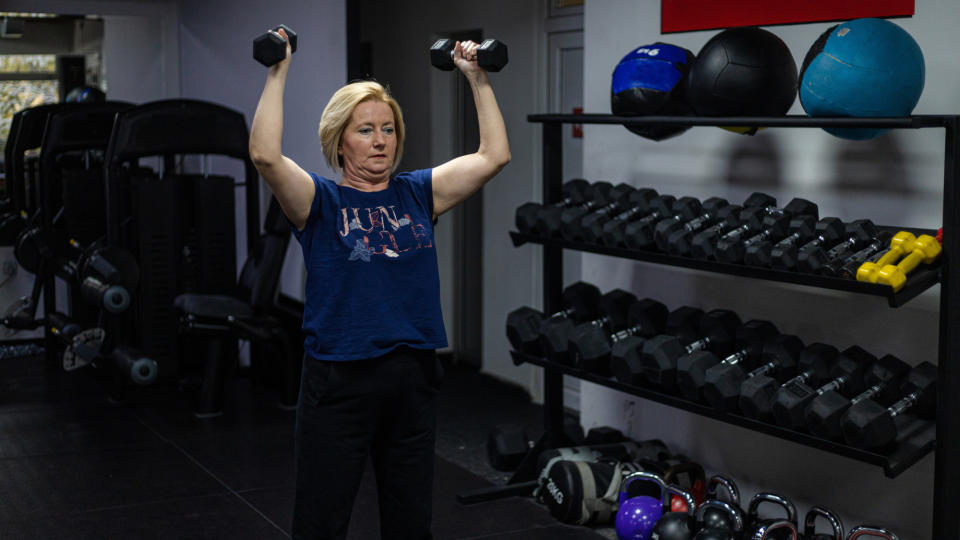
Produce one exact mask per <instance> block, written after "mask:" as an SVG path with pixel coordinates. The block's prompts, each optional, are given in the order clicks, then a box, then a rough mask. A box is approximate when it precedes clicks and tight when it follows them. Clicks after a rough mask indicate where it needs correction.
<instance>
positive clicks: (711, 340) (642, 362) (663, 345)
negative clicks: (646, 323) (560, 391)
mask: <svg viewBox="0 0 960 540" xmlns="http://www.w3.org/2000/svg"><path fill="white" fill-rule="evenodd" d="M740 324H741V323H740V317H739V316H737V314H736V313H734V312H733V311H730V310H726V309H715V310H712V311H710V312H709V313H707V314H706V315H704V316H703V317H702V318H701V319H700V321H699V327H698V329H697V330H696V332H695V333H696V337H699V338H701V339H696V337H694V339H689V338H690V337H692V336H689V335H683V334H682V333H680V332H671V334H672V335H659V336H656V337H652V338H650V339H648V340H646V342H644V343H643V344H642V348H640V349H639V350H638V349H633V350H630V351H628V352H629V353H630V354H623V355H621V356H619V357H618V358H617V361H616V362H615V363H613V364H612V365H611V369H612V370H613V373H614V375H615V376H616V377H617V380H618V381H620V382H628V381H629V383H628V384H640V382H641V379H642V380H646V381H647V382H648V383H650V384H652V385H654V386H656V387H659V388H662V389H665V390H673V389H674V388H675V387H676V380H677V359H678V358H680V357H681V356H683V355H685V354H689V353H691V352H693V351H695V350H699V349H703V348H707V347H709V348H711V349H715V350H718V351H722V352H721V354H725V353H726V352H728V351H729V350H730V349H731V348H732V344H733V339H734V336H735V335H736V330H737V328H738V327H739V326H740Z"/></svg>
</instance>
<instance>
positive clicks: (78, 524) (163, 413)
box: [0, 347, 603, 539]
mask: <svg viewBox="0 0 960 540" xmlns="http://www.w3.org/2000/svg"><path fill="white" fill-rule="evenodd" d="M0 349H2V347H0ZM0 357H2V355H0ZM441 400H442V402H441V412H440V419H439V422H438V443H437V455H438V457H437V465H436V484H435V490H434V493H435V498H434V516H435V517H434V534H435V537H436V538H438V539H445V538H485V539H486V538H490V539H493V538H504V539H513V538H516V539H539V538H543V539H546V538H551V539H564V538H603V536H601V535H597V534H596V533H594V532H593V531H591V530H589V529H586V528H582V527H569V526H564V525H561V524H559V523H558V522H557V521H556V520H554V519H553V518H552V517H551V516H550V514H549V513H548V512H547V511H546V510H545V508H544V507H542V506H540V505H538V504H536V503H535V502H533V501H532V500H530V499H524V498H509V499H503V500H500V501H494V502H489V503H483V504H480V505H474V506H462V505H460V504H458V503H457V502H456V500H455V495H456V494H457V493H459V492H461V491H464V490H468V489H472V488H477V487H483V486H488V485H490V484H491V482H492V483H502V482H504V481H505V480H506V479H507V478H508V475H507V474H505V473H500V472H498V471H494V470H493V469H491V468H490V467H489V465H488V464H487V463H486V458H485V454H484V443H485V437H486V433H487V431H488V430H489V429H490V428H491V427H492V426H494V425H496V424H498V423H504V422H515V423H517V422H519V423H522V424H527V425H528V426H529V427H530V429H531V432H532V434H533V435H537V426H538V425H539V424H541V422H542V418H541V415H542V412H541V410H540V408H539V407H537V406H534V405H531V404H530V402H529V399H528V397H527V395H526V394H525V393H524V392H522V391H520V390H519V389H517V388H515V387H511V386H508V385H504V384H502V383H500V382H498V381H495V380H493V379H491V378H490V377H487V376H484V375H481V374H479V373H477V372H476V371H474V370H471V369H466V368H457V367H455V366H449V367H448V372H447V379H446V381H445V384H444V387H443V393H442V398H441ZM190 403H191V396H190V394H189V393H187V392H178V391H177V390H176V389H175V388H172V387H171V388H168V389H163V390H154V391H152V392H150V393H148V394H145V397H144V398H143V399H141V400H138V401H137V402H136V403H134V404H131V405H126V406H118V405H113V404H111V403H109V402H108V400H107V399H106V393H105V391H104V389H103V388H102V386H101V385H100V383H99V381H98V380H97V379H96V378H94V377H92V376H90V374H89V373H83V372H74V373H65V372H63V371H62V370H59V369H55V368H46V367H45V366H44V364H43V361H42V359H40V358H38V357H20V358H4V359H0V538H3V539H21V538H23V539H37V538H44V539H59V538H64V539H66V538H69V539H85V538H98V539H99V538H111V539H112V538H117V539H138V538H163V539H166V538H171V539H173V538H176V539H182V538H230V539H245V538H250V539H271V538H289V530H290V519H291V512H292V505H293V432H292V430H293V420H294V416H293V413H292V412H289V411H283V410H280V409H279V408H277V407H275V406H274V399H273V396H272V395H271V394H269V393H265V392H261V391H258V390H256V389H254V386H253V385H252V384H251V381H250V380H249V379H246V378H242V377H241V378H238V379H236V380H234V381H232V382H231V384H230V386H229V388H228V397H227V406H226V408H225V413H224V414H223V415H222V416H220V417H217V418H213V419H207V420H199V419H197V418H195V417H194V416H193V415H192V409H191V405H190ZM375 489H376V488H375V485H374V480H373V477H372V475H371V474H367V475H366V477H365V478H364V481H363V484H362V486H361V492H360V495H359V496H358V498H357V500H356V504H355V510H354V518H353V521H352V523H351V530H350V538H351V539H375V538H378V536H379V535H378V527H379V525H378V519H377V510H376V494H375Z"/></svg>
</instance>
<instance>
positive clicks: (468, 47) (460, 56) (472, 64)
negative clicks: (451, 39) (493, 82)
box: [453, 41, 485, 77]
mask: <svg viewBox="0 0 960 540" xmlns="http://www.w3.org/2000/svg"><path fill="white" fill-rule="evenodd" d="M479 46H480V45H479V44H477V43H474V42H472V41H458V42H457V44H456V45H455V46H454V47H453V62H454V64H456V65H457V68H458V69H460V71H461V72H462V73H463V74H464V75H466V76H468V77H469V76H470V75H472V74H478V73H483V72H485V70H484V69H483V68H482V67H480V65H479V64H477V47H479Z"/></svg>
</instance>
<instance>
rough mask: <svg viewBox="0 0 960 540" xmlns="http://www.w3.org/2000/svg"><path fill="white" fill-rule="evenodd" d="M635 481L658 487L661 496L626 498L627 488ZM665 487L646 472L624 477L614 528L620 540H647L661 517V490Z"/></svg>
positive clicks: (664, 484)
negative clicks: (650, 483)
mask: <svg viewBox="0 0 960 540" xmlns="http://www.w3.org/2000/svg"><path fill="white" fill-rule="evenodd" d="M636 480H642V481H646V482H653V483H655V484H657V485H658V486H660V493H661V496H660V497H657V498H654V497H649V496H647V495H638V496H636V497H628V496H627V493H628V492H629V489H628V487H629V486H630V484H631V483H632V482H634V481H636ZM666 487H667V485H666V483H665V482H664V481H663V479H662V478H660V477H659V476H657V475H655V474H650V473H648V472H635V473H633V474H631V475H630V476H628V477H626V478H625V479H624V481H623V484H622V485H621V486H620V505H619V510H617V518H616V521H615V522H614V528H615V529H616V531H617V536H618V537H619V538H620V540H649V538H650V533H651V532H652V531H653V526H654V525H656V524H657V520H658V519H660V516H662V515H663V490H664V489H665V488H666Z"/></svg>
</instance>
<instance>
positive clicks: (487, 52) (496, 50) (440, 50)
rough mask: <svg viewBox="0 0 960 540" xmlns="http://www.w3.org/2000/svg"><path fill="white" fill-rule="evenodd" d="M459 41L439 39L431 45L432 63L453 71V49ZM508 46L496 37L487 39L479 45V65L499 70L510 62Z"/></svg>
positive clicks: (493, 70) (489, 69)
mask: <svg viewBox="0 0 960 540" xmlns="http://www.w3.org/2000/svg"><path fill="white" fill-rule="evenodd" d="M456 45H457V43H456V42H455V41H454V40H452V39H438V40H437V41H436V42H434V44H433V46H431V47H430V63H431V64H433V67H435V68H437V69H442V70H443V71H453V68H455V67H457V65H456V64H455V63H454V62H453V49H454V48H455V47H456ZM508 56H509V55H508V54H507V46H506V45H504V44H503V43H501V42H500V41H498V40H496V39H485V40H483V42H482V43H480V45H479V46H477V65H479V66H480V67H482V68H483V69H485V70H487V71H490V72H497V71H500V70H501V69H503V66H505V65H507V62H509V57H508Z"/></svg>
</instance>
